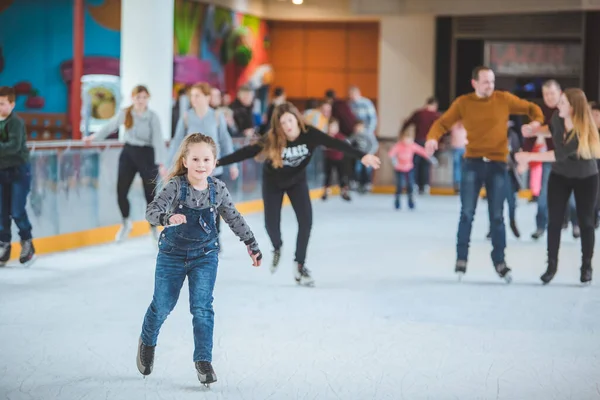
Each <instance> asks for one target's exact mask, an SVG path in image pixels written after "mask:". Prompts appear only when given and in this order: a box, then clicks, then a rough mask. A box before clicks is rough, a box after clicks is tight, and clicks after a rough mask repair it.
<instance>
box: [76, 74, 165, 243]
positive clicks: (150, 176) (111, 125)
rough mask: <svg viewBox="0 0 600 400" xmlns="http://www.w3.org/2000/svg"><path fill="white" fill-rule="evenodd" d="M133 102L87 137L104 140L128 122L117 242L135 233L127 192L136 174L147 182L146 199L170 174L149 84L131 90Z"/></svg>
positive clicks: (119, 181)
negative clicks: (120, 222)
mask: <svg viewBox="0 0 600 400" xmlns="http://www.w3.org/2000/svg"><path fill="white" fill-rule="evenodd" d="M131 96H132V102H133V104H132V105H131V106H129V107H127V108H124V109H122V110H120V111H119V112H118V113H117V115H115V116H114V117H113V118H112V119H111V120H109V121H108V122H107V123H106V125H104V126H103V127H102V128H101V129H100V130H99V131H98V132H96V133H94V134H92V135H90V136H86V137H85V138H83V141H84V142H85V143H86V144H89V143H91V142H93V141H97V140H102V139H105V138H106V137H108V136H109V135H110V134H111V133H112V132H114V131H116V130H117V129H119V127H120V126H121V125H124V127H125V132H124V135H123V138H122V140H123V141H124V142H125V146H124V147H123V151H122V152H121V155H120V157H119V167H118V171H119V172H118V173H119V176H118V179H117V200H118V203H119V209H120V211H121V216H122V217H123V224H122V226H121V229H119V231H118V233H117V236H116V238H115V240H116V241H117V242H120V241H122V240H123V239H125V238H127V237H128V236H129V234H130V233H131V228H132V222H131V221H130V219H129V208H130V207H129V200H128V199H127V195H128V193H129V189H130V188H131V184H132V183H133V180H134V178H135V176H136V175H137V174H138V173H139V174H140V176H141V177H142V182H143V184H144V195H145V197H146V203H147V204H150V203H151V202H152V200H154V191H155V190H156V177H157V175H158V173H159V172H160V175H161V176H163V175H165V174H166V168H165V165H166V156H167V150H166V146H165V138H164V137H163V134H162V132H161V128H160V120H159V118H158V115H157V114H156V113H155V112H154V111H152V110H150V109H149V108H148V100H149V99H150V92H149V91H148V88H146V87H145V86H141V85H139V86H136V87H135V88H133V91H132V93H131ZM150 229H151V231H152V234H153V235H154V238H158V233H157V231H156V228H155V227H153V226H152V227H151V228H150Z"/></svg>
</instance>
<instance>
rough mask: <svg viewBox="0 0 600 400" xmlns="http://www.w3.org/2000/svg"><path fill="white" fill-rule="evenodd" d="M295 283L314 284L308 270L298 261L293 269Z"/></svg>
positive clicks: (302, 284)
mask: <svg viewBox="0 0 600 400" xmlns="http://www.w3.org/2000/svg"><path fill="white" fill-rule="evenodd" d="M295 279H296V283H297V284H298V285H301V286H314V285H315V281H314V280H313V278H312V277H311V276H310V271H309V270H308V268H306V267H305V266H304V265H303V264H300V263H298V264H297V268H296V271H295Z"/></svg>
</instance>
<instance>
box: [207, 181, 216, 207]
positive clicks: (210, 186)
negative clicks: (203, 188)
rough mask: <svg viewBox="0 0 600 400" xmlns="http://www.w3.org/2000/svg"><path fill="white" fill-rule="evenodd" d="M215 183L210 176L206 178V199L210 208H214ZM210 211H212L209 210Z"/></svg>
mask: <svg viewBox="0 0 600 400" xmlns="http://www.w3.org/2000/svg"><path fill="white" fill-rule="evenodd" d="M215 196H216V194H215V181H214V180H213V178H211V177H210V176H209V177H208V199H209V201H210V206H211V207H216V202H215ZM211 211H212V210H211Z"/></svg>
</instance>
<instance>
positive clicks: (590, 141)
mask: <svg viewBox="0 0 600 400" xmlns="http://www.w3.org/2000/svg"><path fill="white" fill-rule="evenodd" d="M549 129H550V133H551V134H552V141H553V142H554V146H555V149H554V150H553V151H548V152H545V153H517V155H516V158H517V161H518V162H519V164H520V166H521V167H522V168H521V169H524V168H525V167H526V165H527V164H528V163H529V162H531V161H542V162H552V163H553V164H552V170H551V172H550V178H549V180H548V248H547V251H548V268H547V270H546V272H545V273H544V274H543V275H542V276H541V280H542V282H543V283H544V284H547V283H550V281H551V280H552V278H554V275H555V274H556V271H557V267H558V249H559V247H560V234H561V230H562V224H563V219H564V215H565V210H566V207H567V203H568V202H569V197H571V193H574V194H575V206H576V209H577V219H578V220H579V227H580V229H581V253H582V260H581V277H580V280H581V283H589V282H591V280H592V256H593V254H594V241H595V231H594V222H595V209H596V196H597V192H598V165H597V164H596V159H597V158H600V136H599V135H598V128H597V127H596V124H595V123H594V118H593V116H592V111H591V109H590V107H589V105H588V102H587V98H586V96H585V93H584V92H583V91H582V90H580V89H567V90H565V91H564V93H563V94H562V95H561V96H560V100H559V102H558V111H556V112H555V113H554V115H553V116H552V119H551V120H550V123H549ZM538 131H539V127H538V126H537V125H527V126H525V127H524V129H523V134H524V136H526V137H531V136H535V135H538V134H543V133H542V132H538Z"/></svg>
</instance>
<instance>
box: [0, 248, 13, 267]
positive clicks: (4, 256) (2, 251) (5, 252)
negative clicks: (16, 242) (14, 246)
mask: <svg viewBox="0 0 600 400" xmlns="http://www.w3.org/2000/svg"><path fill="white" fill-rule="evenodd" d="M10 250H11V245H10V243H4V242H0V267H4V266H5V265H6V263H7V262H8V259H9V258H10Z"/></svg>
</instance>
